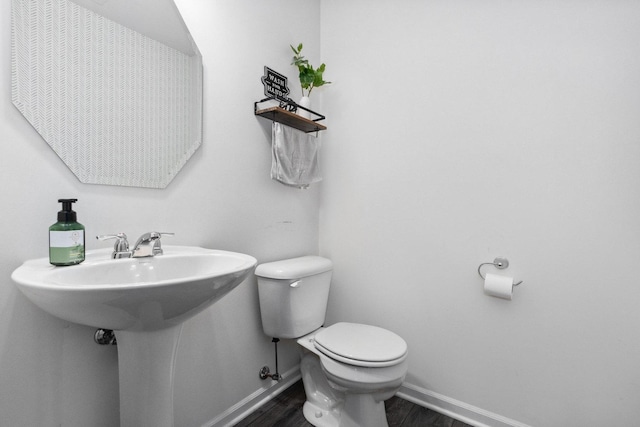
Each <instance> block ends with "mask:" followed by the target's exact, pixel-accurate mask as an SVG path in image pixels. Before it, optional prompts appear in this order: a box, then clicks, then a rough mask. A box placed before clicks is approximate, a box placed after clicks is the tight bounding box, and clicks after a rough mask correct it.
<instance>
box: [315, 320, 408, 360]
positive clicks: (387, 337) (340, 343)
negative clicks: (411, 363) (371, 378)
mask: <svg viewBox="0 0 640 427" xmlns="http://www.w3.org/2000/svg"><path fill="white" fill-rule="evenodd" d="M314 346H315V348H316V349H317V350H318V351H320V352H321V353H323V354H324V355H326V356H328V357H330V358H332V359H333V360H336V361H339V362H343V363H347V364H349V365H354V366H362V367H368V368H376V367H378V368H382V367H387V366H393V365H397V364H398V363H401V362H402V361H403V360H405V359H406V358H407V343H406V342H405V341H404V340H403V339H402V338H401V337H399V336H398V335H396V334H394V333H393V332H391V331H388V330H386V329H383V328H379V327H377V326H371V325H363V324H360V323H347V322H341V323H336V324H335V325H332V326H329V327H328V328H324V329H322V330H321V331H319V332H318V333H317V334H316V335H315V337H314Z"/></svg>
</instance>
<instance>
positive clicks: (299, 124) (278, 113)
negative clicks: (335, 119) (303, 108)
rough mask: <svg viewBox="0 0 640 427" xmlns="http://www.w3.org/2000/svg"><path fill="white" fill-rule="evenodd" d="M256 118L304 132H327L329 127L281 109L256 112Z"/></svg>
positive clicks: (270, 108) (274, 108)
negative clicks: (262, 118)
mask: <svg viewBox="0 0 640 427" xmlns="http://www.w3.org/2000/svg"><path fill="white" fill-rule="evenodd" d="M255 113H256V116H260V117H264V118H265V119H269V120H273V121H274V122H278V123H282V124H284V125H287V126H290V127H292V128H295V129H298V130H301V131H303V132H306V133H309V132H318V131H320V130H326V129H327V127H326V126H324V125H321V124H320V123H318V122H314V121H313V120H309V119H306V118H304V117H302V116H299V115H297V114H296V113H292V112H290V111H287V110H285V109H284V108H280V107H269V108H265V109H262V110H255Z"/></svg>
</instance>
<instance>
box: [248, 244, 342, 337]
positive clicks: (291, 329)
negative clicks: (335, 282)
mask: <svg viewBox="0 0 640 427" xmlns="http://www.w3.org/2000/svg"><path fill="white" fill-rule="evenodd" d="M332 269H333V263H332V262H331V260H329V259H327V258H322V257H319V256H303V257H299V258H292V259H286V260H282V261H275V262H269V263H265V264H260V265H259V266H258V267H257V268H256V271H255V275H256V276H258V294H259V296H260V314H261V316H262V329H263V330H264V333H265V334H266V335H268V336H270V337H274V338H298V337H301V336H303V335H306V334H308V333H311V332H313V331H314V330H316V329H318V328H319V327H320V326H322V324H323V323H324V319H325V314H326V311H327V300H328V298H329V287H330V285H331V272H332Z"/></svg>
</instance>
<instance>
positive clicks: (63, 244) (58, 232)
mask: <svg viewBox="0 0 640 427" xmlns="http://www.w3.org/2000/svg"><path fill="white" fill-rule="evenodd" d="M77 201H78V199H58V202H60V203H62V210H61V211H60V212H58V222H56V223H55V224H53V225H52V226H51V227H49V262H50V263H51V264H53V265H75V264H80V263H81V262H82V261H84V225H82V224H80V223H79V222H78V221H77V215H76V213H75V211H73V209H72V204H73V203H75V202H77Z"/></svg>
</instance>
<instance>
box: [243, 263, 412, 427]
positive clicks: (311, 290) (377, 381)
mask: <svg viewBox="0 0 640 427" xmlns="http://www.w3.org/2000/svg"><path fill="white" fill-rule="evenodd" d="M331 271H332V263H331V261H330V260H328V259H326V258H322V257H315V256H307V257H300V258H294V259H290V260H284V261H276V262H272V263H267V264H261V265H259V266H258V267H257V268H256V273H255V274H256V276H258V291H259V296H260V311H261V316H262V324H263V329H264V331H265V334H267V335H269V336H272V337H275V338H295V339H297V343H298V344H299V350H300V354H301V362H300V371H301V373H302V382H303V385H304V389H305V394H306V397H307V400H306V402H305V404H304V407H303V413H304V416H305V418H306V419H307V421H309V422H310V423H311V424H313V425H314V426H318V427H334V426H340V427H356V426H357V427H363V426H366V427H387V426H388V423H387V418H386V414H385V407H384V401H385V400H386V399H389V398H390V397H392V396H393V395H394V394H395V393H396V392H397V391H398V389H399V388H400V386H401V385H402V382H403V381H404V378H405V375H406V373H407V369H408V361H407V355H408V350H407V344H406V342H405V341H404V340H403V339H402V338H401V337H399V336H398V335H396V334H395V333H393V332H391V331H388V330H386V329H383V328H380V327H377V326H371V325H364V324H360V323H349V322H339V323H336V324H334V325H331V326H327V327H323V326H322V325H323V323H324V320H325V312H326V307H327V300H328V293H329V285H330V282H331Z"/></svg>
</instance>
